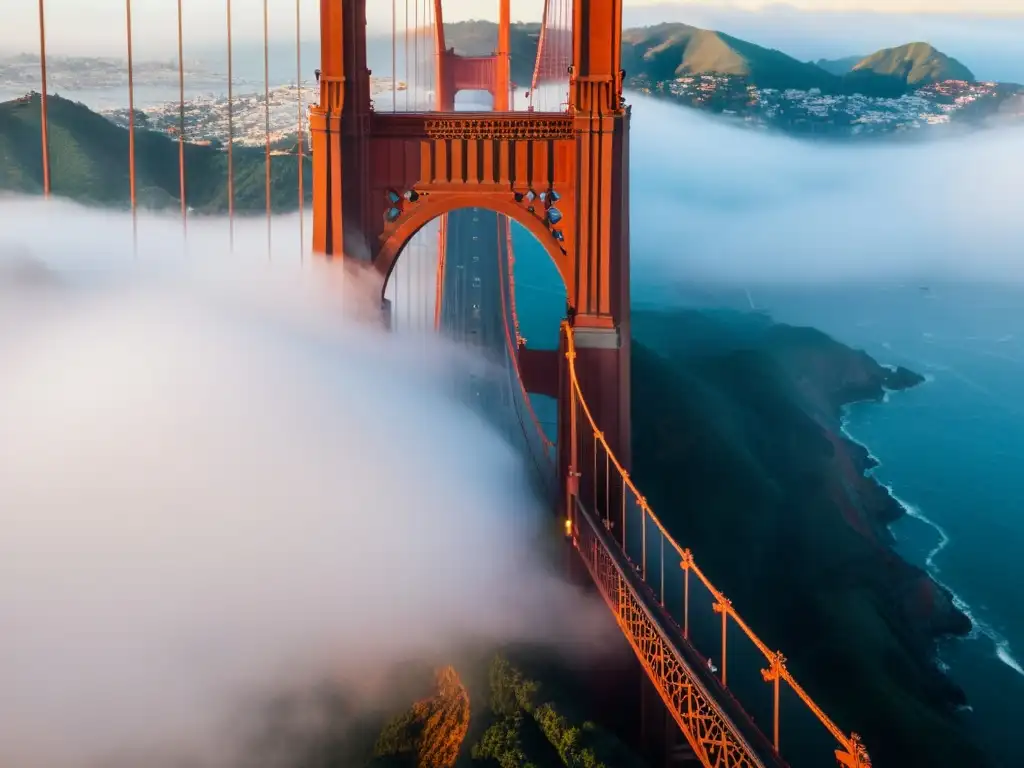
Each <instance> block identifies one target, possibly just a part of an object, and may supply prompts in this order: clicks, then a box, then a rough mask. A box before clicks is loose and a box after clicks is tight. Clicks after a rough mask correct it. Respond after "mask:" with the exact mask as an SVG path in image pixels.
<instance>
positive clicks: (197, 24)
mask: <svg viewBox="0 0 1024 768" xmlns="http://www.w3.org/2000/svg"><path fill="white" fill-rule="evenodd" d="M410 1H414V0H410ZM419 2H420V3H423V2H424V0H419ZM5 6H6V7H5V9H4V24H3V27H2V29H0V50H2V49H8V50H11V49H18V50H19V51H20V50H21V49H23V48H24V47H25V46H26V40H28V41H31V42H30V43H28V44H29V45H30V46H31V47H32V48H34V47H35V36H36V30H37V28H38V12H37V5H36V3H35V2H34V1H33V0H11V2H8V3H5ZM46 7H47V26H48V38H49V41H50V46H51V48H52V49H53V50H58V49H63V50H73V51H76V52H83V51H84V52H88V53H93V54H95V53H99V52H104V51H106V52H108V53H110V54H112V55H123V48H124V41H123V29H124V3H123V2H121V1H120V0H93V1H92V2H89V3H83V2H80V1H79V0H47V4H46ZM301 7H302V18H303V26H304V27H305V28H306V29H307V30H309V31H313V30H314V29H315V26H316V23H317V19H318V13H319V10H318V9H319V3H318V2H316V0H301ZM398 7H399V16H400V17H401V16H403V15H404V8H405V0H398ZM133 8H134V10H133V14H134V25H135V29H136V35H137V37H138V40H137V44H138V49H139V50H140V51H146V50H150V51H157V50H159V51H160V52H161V53H160V54H159V55H161V56H163V55H170V54H173V52H174V50H175V42H174V31H175V29H176V6H175V3H173V2H168V0H134V5H133ZM224 8H225V3H224V2H223V0H222V1H221V2H213V3H210V2H206V1H205V0H204V1H202V2H201V1H200V0H185V2H184V14H183V15H184V26H185V29H186V33H185V34H186V37H191V38H193V39H196V38H200V37H206V38H210V39H212V38H213V37H216V36H218V35H221V34H222V32H221V30H222V29H223V28H224V24H225V10H224ZM542 8H543V0H513V3H512V12H513V17H514V18H515V19H516V20H521V21H536V20H538V19H539V18H540V15H541V9H542ZM390 9H391V4H390V3H387V2H386V1H379V2H370V3H368V16H369V19H368V24H369V26H370V27H371V28H375V29H378V30H381V31H387V30H389V29H390V26H391V18H390V16H391V10H390ZM445 9H446V14H445V16H446V18H447V19H449V20H459V19H466V18H491V19H494V18H496V17H497V3H496V2H483V1H482V0H445ZM787 9H788V11H789V12H793V11H794V9H795V12H798V13H800V14H802V15H805V16H806V15H810V16H820V15H823V14H824V15H826V16H831V15H834V14H841V13H856V14H869V15H871V16H878V15H884V16H886V17H892V16H898V15H907V14H911V15H917V14H928V15H932V16H934V15H938V14H971V15H975V16H976V15H978V14H1013V13H1016V15H1018V16H1024V9H1022V7H1021V4H1020V0H892V1H891V2H889V1H888V0H790V1H789V2H788V3H786V4H779V3H772V2H768V1H767V0H687V2H653V1H652V0H626V4H625V17H626V23H627V24H628V23H635V22H631V21H630V19H631V18H634V19H637V18H645V19H646V18H648V17H649V15H650V14H651V13H654V14H656V15H657V14H660V15H661V16H663V17H669V16H673V15H675V14H679V13H684V14H687V15H693V16H696V17H701V18H711V19H714V18H716V16H717V17H722V18H729V16H730V14H733V15H735V14H737V13H739V14H744V13H746V14H750V13H753V14H754V15H755V16H760V15H761V14H767V15H769V16H771V15H773V14H774V15H777V14H778V13H780V12H785V11H786V10H787ZM233 15H234V28H235V33H236V35H237V36H239V37H252V38H259V37H260V36H261V35H262V1H261V0H233ZM294 20H295V3H294V2H293V1H292V0H270V26H271V34H272V35H274V36H280V37H284V38H286V39H291V38H293V37H294V31H293V30H294ZM885 23H887V22H885V21H883V20H878V21H876V24H883V25H884V24H885ZM726 31H728V30H726ZM154 55H155V54H154Z"/></svg>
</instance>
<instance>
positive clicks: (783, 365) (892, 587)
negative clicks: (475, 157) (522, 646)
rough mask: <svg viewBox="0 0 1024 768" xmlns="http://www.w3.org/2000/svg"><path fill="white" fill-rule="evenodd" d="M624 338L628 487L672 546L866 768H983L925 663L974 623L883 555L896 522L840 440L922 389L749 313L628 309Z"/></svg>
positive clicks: (948, 694) (950, 687)
mask: <svg viewBox="0 0 1024 768" xmlns="http://www.w3.org/2000/svg"><path fill="white" fill-rule="evenodd" d="M633 338H634V347H633V393H632V396H633V413H634V417H633V418H634V435H637V436H640V435H642V436H644V442H639V441H638V442H637V443H635V444H634V477H635V478H636V479H637V481H638V483H639V485H640V487H642V488H644V489H645V492H646V493H647V494H648V499H649V501H650V502H651V504H652V507H653V508H654V509H655V511H659V510H662V511H660V512H659V514H660V515H661V517H662V519H663V521H664V522H665V524H666V525H667V526H668V527H669V528H670V530H672V531H673V534H674V535H676V536H677V537H678V538H679V539H680V540H681V541H683V542H686V543H687V545H689V546H691V547H692V549H693V551H694V554H695V556H696V557H697V558H698V561H699V562H702V563H703V566H702V567H703V568H704V569H705V571H706V572H707V573H708V574H709V575H710V576H711V578H712V580H713V581H715V582H716V583H717V584H718V586H719V587H720V588H721V589H723V591H724V592H725V593H726V594H727V595H728V596H729V597H730V598H731V599H732V600H733V603H734V605H736V606H737V608H738V610H739V611H740V613H741V615H743V616H744V617H745V618H746V620H747V621H748V623H749V624H751V625H752V626H753V627H754V629H755V631H757V632H758V633H759V634H760V635H761V636H762V638H763V639H764V640H765V641H766V642H767V643H768V644H769V645H771V646H774V647H777V648H779V649H781V650H782V651H783V652H784V653H785V654H786V655H787V657H788V658H789V661H790V667H791V670H792V671H793V672H794V674H795V675H797V677H798V679H800V680H802V681H805V686H806V687H807V688H808V689H809V691H810V692H811V694H812V696H813V697H814V698H815V699H816V700H817V701H818V702H819V704H821V706H822V707H823V708H824V709H825V710H826V711H827V712H829V714H830V715H831V716H832V717H833V719H834V720H835V721H836V722H837V724H839V725H840V727H841V728H842V729H843V730H846V731H847V732H849V731H854V732H857V733H859V734H861V735H862V736H863V737H864V740H865V743H866V744H867V746H868V748H869V751H870V752H871V755H872V758H873V765H875V766H876V768H879V767H880V766H881V768H885V766H890V765H891V766H900V767H901V768H909V767H910V766H916V765H921V766H925V765H929V766H930V765H937V764H948V765H971V766H977V768H983V766H986V765H988V763H989V761H988V759H987V758H986V757H985V756H984V754H983V753H982V752H981V750H980V749H979V748H978V747H977V745H976V744H975V743H974V740H973V738H972V737H971V735H970V734H969V733H968V732H967V731H966V728H965V727H964V725H963V724H962V723H961V722H960V720H959V716H958V714H957V709H958V707H961V706H962V705H963V704H964V703H965V696H964V693H963V691H962V690H961V689H960V688H959V687H958V686H957V685H956V684H955V682H954V681H952V680H951V679H950V678H949V677H948V676H947V675H946V674H945V673H944V672H943V671H942V670H941V669H940V667H939V665H938V663H937V661H936V646H937V641H938V640H939V639H941V638H943V637H948V636H962V635H965V634H967V633H969V632H970V630H971V622H970V619H969V618H968V617H967V616H966V615H965V614H964V613H963V612H961V611H960V610H959V609H957V607H956V606H955V605H954V602H953V598H952V595H951V594H950V593H949V592H948V591H947V590H945V589H944V588H942V587H941V586H940V585H938V584H937V583H936V582H935V581H934V580H933V579H932V578H931V577H930V576H929V575H928V574H927V573H926V572H925V571H924V570H923V569H921V568H919V567H917V566H915V565H913V564H911V563H909V562H907V561H905V560H903V559H902V558H901V557H900V556H899V555H898V554H897V553H896V552H895V551H894V549H893V547H892V544H893V536H892V534H891V532H890V530H889V526H890V525H891V524H892V523H893V522H895V521H896V520H898V519H899V518H900V517H902V516H903V515H904V514H906V510H905V509H904V508H903V507H902V505H901V504H900V503H899V501H898V500H897V499H895V498H893V496H892V495H891V494H890V493H889V491H888V489H887V488H886V487H885V486H883V485H881V484H880V483H879V482H878V481H877V480H875V479H874V478H873V477H872V475H871V472H870V470H871V469H873V468H874V467H875V466H876V465H877V462H875V460H874V459H873V458H872V457H871V454H870V453H869V451H868V450H867V448H865V447H864V446H862V445H860V444H859V443H857V442H855V441H854V440H852V439H851V438H850V437H849V436H847V435H846V433H845V432H844V430H843V417H844V411H845V409H846V407H847V406H849V405H851V404H852V403H855V402H863V401H875V402H881V401H883V400H884V399H885V396H886V393H887V392H898V391H902V390H907V389H911V388H913V387H916V386H918V385H919V384H921V383H922V382H923V381H924V379H923V377H921V376H920V375H919V374H917V373H915V372H913V371H910V370H908V369H905V368H894V369H890V368H887V367H885V366H882V365H880V364H879V363H878V362H877V361H875V360H874V359H873V358H871V357H870V356H869V355H868V354H867V353H865V352H862V351H858V350H854V349H851V348H849V347H847V346H846V345H844V344H841V343H840V342H837V341H835V340H834V339H832V338H830V337H828V336H827V335H825V334H824V333H821V332H820V331H817V330H815V329H811V328H797V327H792V326H786V325H781V324H776V323H773V322H772V321H771V320H770V319H768V318H765V317H764V316H761V315H751V314H746V313H736V312H698V311H672V312H668V311H665V312H654V311H651V312H636V313H635V314H634V318H633ZM653 403H656V404H658V405H657V407H656V408H652V407H651V404H653ZM879 407H884V406H879ZM797 762H798V761H797Z"/></svg>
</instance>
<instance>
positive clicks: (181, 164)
mask: <svg viewBox="0 0 1024 768" xmlns="http://www.w3.org/2000/svg"><path fill="white" fill-rule="evenodd" d="M181 3H182V0H178V194H179V195H181V226H182V228H185V227H186V226H187V224H186V222H187V220H188V204H187V203H186V202H185V58H184V36H183V30H182V14H181Z"/></svg>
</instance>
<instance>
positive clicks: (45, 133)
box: [39, 0, 50, 197]
mask: <svg viewBox="0 0 1024 768" xmlns="http://www.w3.org/2000/svg"><path fill="white" fill-rule="evenodd" d="M39 79H40V80H41V81H42V86H41V89H40V91H39V134H40V139H41V140H42V143H43V196H44V197H49V196H50V135H49V132H50V115H49V112H48V111H47V108H46V87H47V77H46V0H39Z"/></svg>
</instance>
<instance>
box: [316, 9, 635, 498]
mask: <svg viewBox="0 0 1024 768" xmlns="http://www.w3.org/2000/svg"><path fill="white" fill-rule="evenodd" d="M366 2H367V0H321V4H320V6H321V11H320V12H321V76H320V96H319V103H318V104H317V105H316V106H314V107H311V109H310V130H311V133H312V142H313V250H314V251H315V252H317V253H319V254H321V255H322V256H323V257H325V258H327V259H339V258H346V259H359V260H362V261H365V262H369V263H370V264H372V265H373V266H374V267H375V268H376V269H377V270H378V271H379V273H380V274H381V275H382V276H383V279H384V282H385V284H386V281H387V279H388V277H389V276H390V275H391V272H392V270H393V269H394V267H395V264H396V261H397V259H398V258H399V256H400V254H401V252H402V249H403V248H404V247H405V246H406V245H407V244H408V243H409V241H410V239H411V238H412V237H413V236H414V235H415V234H416V233H417V232H418V231H419V230H420V229H421V228H422V227H424V226H425V225H426V224H427V223H428V222H430V221H431V220H433V219H436V218H439V217H442V216H444V215H446V214H448V213H450V212H452V211H455V210H457V209H460V208H466V207H481V208H487V209H490V210H492V211H494V212H496V213H498V214H501V215H504V216H507V217H508V218H510V219H512V220H514V221H516V222H517V223H519V224H520V225H522V226H523V227H525V228H526V229H527V230H528V231H530V232H531V233H532V234H533V235H534V236H535V237H536V238H537V239H538V241H539V242H540V243H541V244H542V245H543V247H544V249H545V250H546V251H547V253H548V254H549V255H550V257H551V259H552V261H553V262H554V264H555V266H556V267H557V269H558V272H559V274H560V275H561V277H562V280H563V281H564V283H565V287H566V295H567V307H566V317H567V321H568V323H569V325H570V327H571V328H572V329H573V336H574V341H575V343H574V349H575V372H576V378H577V381H578V382H579V384H580V387H581V388H582V391H583V392H585V394H586V403H587V406H588V408H589V410H590V413H591V415H592V417H593V418H594V419H595V420H596V422H597V423H598V424H601V425H602V429H603V431H604V437H605V439H606V440H607V442H608V444H609V447H611V448H612V450H614V452H615V454H616V455H617V456H618V457H619V458H620V460H622V461H623V463H624V464H628V463H629V456H630V420H629V395H630V393H629V337H630V333H629V331H630V323H629V216H628V209H629V180H628V161H627V157H628V153H629V119H630V117H629V109H628V108H627V107H626V105H625V102H624V100H623V97H622V87H623V72H622V69H621V43H622V39H621V38H622V0H571V22H572V43H571V50H572V54H571V58H570V59H569V60H571V65H570V66H569V67H568V69H569V71H568V73H567V76H568V81H569V92H568V99H567V104H566V106H565V108H564V109H562V110H560V111H557V112H534V111H528V112H524V111H519V112H515V111H510V107H511V104H510V99H509V92H510V84H509V73H510V46H509V8H508V6H509V0H499V3H500V5H499V7H500V17H501V21H500V24H499V30H500V32H499V43H498V46H497V50H496V52H495V54H494V56H491V57H481V58H470V57H461V56H458V55H457V54H455V52H454V51H453V50H451V49H449V48H448V47H447V45H446V42H445V38H444V24H443V15H442V0H433V2H434V7H433V13H434V30H433V32H434V34H433V45H434V47H435V51H434V53H435V54H436V67H437V72H436V83H435V94H434V103H433V109H431V110H429V111H422V112H408V111H406V112H399V111H390V112H387V111H383V110H374V108H373V106H372V102H371V93H370V72H369V71H368V68H367V42H366ZM540 37H541V41H542V42H541V45H543V39H544V31H543V30H542V31H541V35H540ZM468 88H473V89H486V90H490V91H491V92H492V94H493V95H494V99H495V111H493V112H454V111H453V108H454V98H455V93H456V92H457V91H458V90H461V89H468ZM562 346H563V349H562V353H563V354H559V353H554V352H553V353H551V354H549V355H539V354H535V355H532V356H531V359H530V364H529V366H528V367H529V375H524V380H528V381H529V382H531V384H532V385H533V386H535V387H536V388H538V389H541V390H548V391H554V392H557V393H558V395H559V404H560V407H559V413H560V416H559V419H560V431H559V434H560V435H568V434H569V432H570V431H571V429H570V427H571V425H570V424H569V421H570V418H571V417H570V412H571V411H572V410H573V409H571V408H569V407H568V401H569V400H570V399H571V398H572V394H571V391H570V390H571V386H570V385H569V383H568V378H569V377H568V374H567V365H566V359H565V354H564V352H565V351H566V350H567V348H568V345H567V343H566V340H565V339H564V338H563V345H562ZM524 373H525V372H524ZM569 442H570V441H569V440H568V439H560V440H559V455H560V457H561V460H560V464H561V467H560V469H561V470H562V474H561V476H562V477H570V478H571V477H572V476H573V473H572V472H571V471H569V470H570V469H571V467H572V465H573V457H572V455H571V454H570V447H569V445H568V444H569ZM571 482H572V481H571V480H570V483H571Z"/></svg>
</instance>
